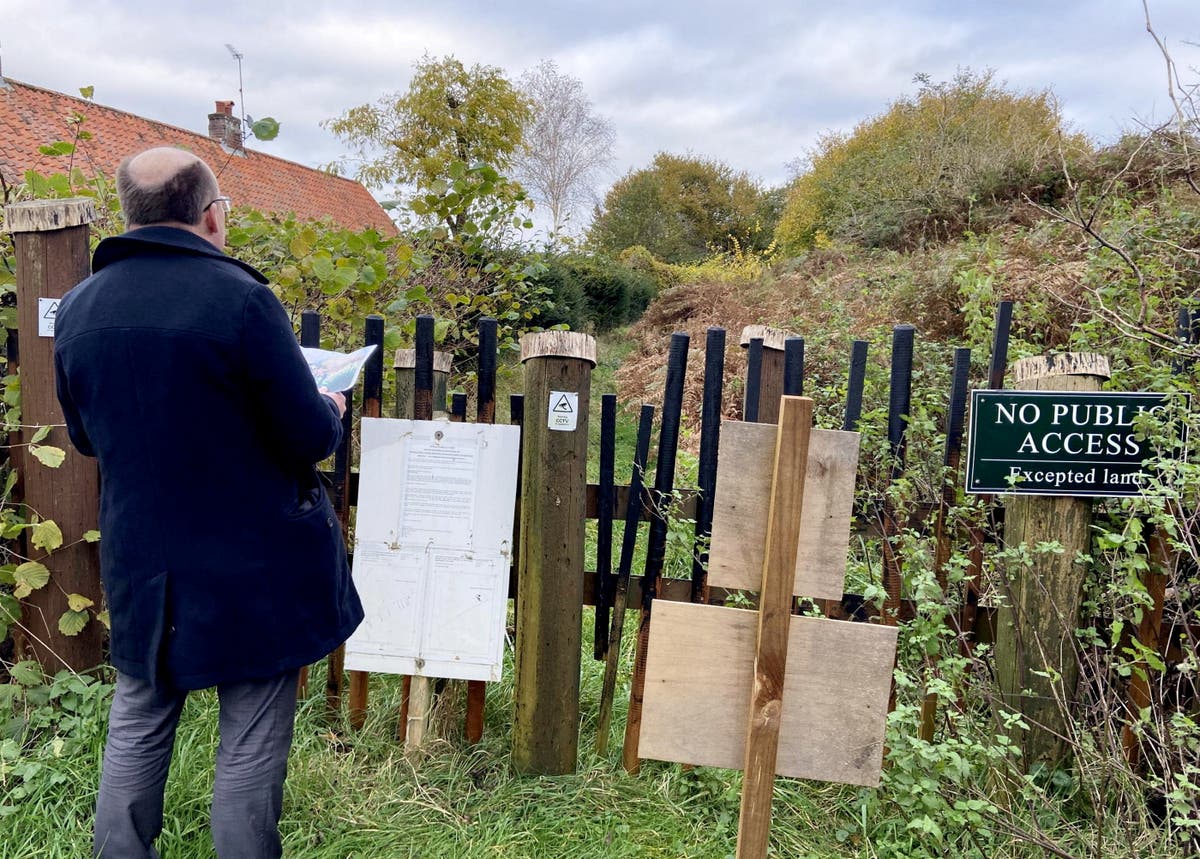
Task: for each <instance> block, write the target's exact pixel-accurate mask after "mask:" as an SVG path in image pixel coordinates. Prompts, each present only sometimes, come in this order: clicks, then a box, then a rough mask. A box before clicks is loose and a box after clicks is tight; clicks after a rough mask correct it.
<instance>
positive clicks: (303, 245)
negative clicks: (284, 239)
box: [288, 234, 313, 259]
mask: <svg viewBox="0 0 1200 859" xmlns="http://www.w3.org/2000/svg"><path fill="white" fill-rule="evenodd" d="M312 249H313V243H312V242H310V241H308V240H307V237H306V236H305V235H304V234H301V235H298V236H296V237H295V238H294V239H292V240H291V242H289V243H288V250H289V251H291V252H292V256H294V257H296V258H297V259H299V258H301V257H306V256H308V255H309V254H310V253H312Z"/></svg>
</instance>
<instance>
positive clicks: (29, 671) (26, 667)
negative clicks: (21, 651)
mask: <svg viewBox="0 0 1200 859" xmlns="http://www.w3.org/2000/svg"><path fill="white" fill-rule="evenodd" d="M8 676H9V677H11V678H12V679H13V680H16V681H17V682H18V683H20V684H21V685H22V686H40V685H41V684H42V679H43V677H42V666H40V665H38V664H37V663H36V662H34V661H33V660H32V659H26V660H24V661H23V662H18V663H17V664H16V665H14V666H13V667H12V668H10V669H8Z"/></svg>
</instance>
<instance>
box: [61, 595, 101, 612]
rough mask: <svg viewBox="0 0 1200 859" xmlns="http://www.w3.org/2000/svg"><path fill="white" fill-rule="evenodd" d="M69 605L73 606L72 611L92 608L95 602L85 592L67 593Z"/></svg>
mask: <svg viewBox="0 0 1200 859" xmlns="http://www.w3.org/2000/svg"><path fill="white" fill-rule="evenodd" d="M67 605H69V606H70V607H71V611H83V610H84V609H85V608H91V607H92V606H94V605H95V603H94V602H92V600H90V599H88V598H87V597H85V596H84V595H83V594H67Z"/></svg>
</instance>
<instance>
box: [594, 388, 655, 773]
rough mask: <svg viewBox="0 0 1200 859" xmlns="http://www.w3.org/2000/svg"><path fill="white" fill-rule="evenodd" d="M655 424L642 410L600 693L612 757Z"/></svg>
mask: <svg viewBox="0 0 1200 859" xmlns="http://www.w3.org/2000/svg"><path fill="white" fill-rule="evenodd" d="M653 424H654V406H647V405H643V406H642V414H641V419H640V421H639V422H638V436H637V448H636V450H635V451H634V454H633V474H632V475H631V476H630V479H629V502H628V504H627V505H626V508H625V532H624V536H623V537H622V540H621V557H620V560H619V561H618V562H617V587H616V593H615V594H614V597H613V610H612V627H611V629H610V630H609V633H608V652H607V653H606V654H605V662H604V686H603V688H602V689H601V690H600V718H599V720H598V723H597V726H596V754H598V755H601V756H604V755H606V754H607V753H608V734H609V725H610V724H611V721H612V706H613V695H614V693H615V691H616V687H617V665H618V663H619V662H620V661H621V639H622V637H623V635H624V632H625V606H626V604H627V602H628V599H629V572H630V570H631V569H632V568H633V550H634V546H635V544H636V543H637V531H638V523H639V522H640V521H641V514H642V474H643V473H644V472H645V470H646V458H647V457H648V456H649V454H650V431H651V430H652V429H653Z"/></svg>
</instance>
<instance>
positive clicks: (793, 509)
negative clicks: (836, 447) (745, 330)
mask: <svg viewBox="0 0 1200 859" xmlns="http://www.w3.org/2000/svg"><path fill="white" fill-rule="evenodd" d="M812 420H813V401H812V400H811V399H809V398H807V397H782V398H781V399H780V401H779V426H778V427H777V428H776V433H775V457H774V467H773V469H772V473H771V502H770V506H769V507H768V508H767V538H766V545H765V548H764V554H763V566H762V586H761V588H760V590H759V598H758V635H757V637H756V639H755V647H754V685H753V687H752V689H751V692H750V712H749V714H748V715H747V724H746V756H745V760H744V763H743V765H742V770H743V772H744V777H743V779H742V808H741V814H740V815H739V818H738V842H737V855H738V859H757V857H765V856H766V855H767V839H768V836H769V835H770V831H771V798H772V797H773V796H774V793H775V758H776V754H777V753H778V751H779V728H780V724H781V723H780V717H781V716H782V715H783V685H784V679H785V673H786V671H787V656H788V633H789V632H790V631H791V624H790V622H789V621H790V619H791V614H792V588H793V586H794V585H795V581H796V557H797V555H798V552H799V547H800V522H801V508H802V505H803V502H804V483H805V473H806V472H807V470H808V447H809V440H810V439H811V437H812Z"/></svg>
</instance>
